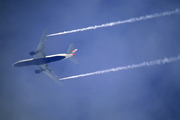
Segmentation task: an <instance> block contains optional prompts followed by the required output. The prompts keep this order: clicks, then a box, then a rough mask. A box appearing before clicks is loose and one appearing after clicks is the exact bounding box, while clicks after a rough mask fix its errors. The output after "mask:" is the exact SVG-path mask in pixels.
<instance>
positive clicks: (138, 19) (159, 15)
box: [47, 9, 180, 36]
mask: <svg viewBox="0 0 180 120" xmlns="http://www.w3.org/2000/svg"><path fill="white" fill-rule="evenodd" d="M178 13H180V11H179V9H176V10H174V11H166V12H163V13H155V14H151V15H146V16H140V17H135V18H131V19H128V20H124V21H117V22H110V23H106V24H102V25H95V26H90V27H85V28H81V29H76V30H70V31H64V32H60V33H54V34H50V35H47V36H55V35H62V34H68V33H74V32H80V31H86V30H92V29H97V28H103V27H110V26H114V25H119V24H124V23H132V22H136V21H141V20H147V19H152V18H157V17H162V16H167V15H172V14H178Z"/></svg>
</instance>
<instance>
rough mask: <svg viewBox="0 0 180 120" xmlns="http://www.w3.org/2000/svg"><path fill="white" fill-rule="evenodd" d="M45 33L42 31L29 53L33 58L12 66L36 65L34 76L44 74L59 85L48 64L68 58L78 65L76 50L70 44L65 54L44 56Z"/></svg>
mask: <svg viewBox="0 0 180 120" xmlns="http://www.w3.org/2000/svg"><path fill="white" fill-rule="evenodd" d="M46 33H47V30H45V31H44V33H43V35H42V37H41V40H40V43H39V45H38V47H37V49H36V51H32V52H29V54H30V56H34V57H33V58H31V59H25V60H20V61H18V62H16V63H14V64H13V66H14V67H24V66H30V65H37V66H38V67H39V69H38V70H35V73H36V74H38V73H41V72H44V73H45V74H46V75H48V76H49V77H51V78H52V79H53V80H55V81H56V82H58V83H59V84H61V82H60V80H59V79H58V78H57V76H55V75H54V73H53V71H52V70H51V69H50V67H49V65H48V63H51V62H55V61H59V60H64V59H67V58H69V59H70V60H71V61H73V62H74V63H76V64H78V62H77V60H76V59H75V58H74V55H75V52H76V51H77V50H78V49H74V50H73V47H74V45H73V44H71V45H70V46H69V49H68V51H67V53H63V54H55V55H49V56H46V53H45V41H46Z"/></svg>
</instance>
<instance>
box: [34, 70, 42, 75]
mask: <svg viewBox="0 0 180 120" xmlns="http://www.w3.org/2000/svg"><path fill="white" fill-rule="evenodd" d="M34 72H35V73H36V74H38V73H41V72H42V71H41V70H35V71H34Z"/></svg>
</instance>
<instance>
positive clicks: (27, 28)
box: [0, 0, 180, 120]
mask: <svg viewBox="0 0 180 120" xmlns="http://www.w3.org/2000/svg"><path fill="white" fill-rule="evenodd" d="M176 8H179V9H180V2H179V1H178V0H171V1H169V0H158V1H157V0H138V1H132V0H91V1H87V0H76V1H70V0H60V1H57V0H51V1H50V0H39V1H27V0H24V1H20V0H16V1H13V0H6V1H1V2H0V16H1V19H0V23H1V27H0V47H1V51H0V58H1V60H0V61H1V64H0V68H1V69H0V72H1V75H0V78H1V81H0V85H1V87H0V88H1V90H0V92H1V99H0V106H1V109H0V110H1V112H0V117H1V119H7V120H11V119H19V120H24V119H26V120H31V119H33V120H49V119H54V120H59V119H66V120H70V119H74V120H79V119H86V120H96V119H104V120H112V119H113V120H119V119H123V120H124V119H125V120H141V119H143V120H152V119H153V120H156V119H157V120H159V119H163V120H178V119H180V115H179V111H180V103H179V100H180V95H179V92H180V88H179V86H180V81H179V80H180V75H179V70H180V67H179V65H180V63H179V62H173V63H169V64H165V65H156V66H151V67H142V68H136V69H129V70H124V71H118V72H111V73H106V74H101V75H94V76H87V77H82V78H76V79H70V80H66V81H63V84H64V85H63V86H60V85H59V84H57V83H56V82H54V81H53V80H51V79H50V78H49V77H48V76H46V75H45V74H38V75H36V74H34V70H36V69H38V67H37V66H30V67H22V68H14V67H12V64H13V63H14V62H17V61H19V60H22V59H27V58H30V57H31V56H29V52H30V51H33V50H36V47H37V45H38V43H39V40H40V38H41V35H42V33H43V31H44V29H46V28H48V34H51V33H57V32H63V31H67V30H73V29H79V28H83V27H88V26H93V25H99V24H103V23H108V22H113V21H119V20H126V19H130V18H133V17H139V16H143V15H148V14H154V13H161V12H165V11H172V10H175V9H176ZM179 20H180V16H179V15H178V14H176V15H171V16H166V17H159V18H154V19H148V20H145V21H139V22H134V23H127V24H121V25H117V26H112V27H107V28H100V29H96V30H89V31H84V32H77V33H71V34H65V35H60V36H53V37H48V38H47V42H46V54H47V55H51V54H58V53H65V52H66V51H67V49H68V47H69V45H70V44H71V43H74V45H75V47H76V48H78V51H77V53H76V56H75V57H76V58H77V60H78V61H79V63H80V64H78V65H76V64H74V63H72V62H71V61H70V60H64V61H59V62H54V63H50V64H49V66H50V67H51V69H52V70H53V71H54V73H55V74H56V75H57V76H58V77H59V78H62V77H66V76H71V75H77V74H84V73H88V72H94V71H98V70H104V69H109V68H113V67H119V66H127V65H131V64H137V63H141V62H144V61H151V60H156V59H161V58H164V57H173V56H177V55H179V53H180V52H179V51H180V48H179V45H180V42H179V38H180V34H179V31H180V24H179Z"/></svg>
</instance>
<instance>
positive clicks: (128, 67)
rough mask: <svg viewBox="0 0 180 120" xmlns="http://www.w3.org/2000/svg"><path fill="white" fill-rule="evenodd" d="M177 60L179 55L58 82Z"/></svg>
mask: <svg viewBox="0 0 180 120" xmlns="http://www.w3.org/2000/svg"><path fill="white" fill-rule="evenodd" d="M178 60H180V55H179V56H177V57H170V58H164V59H159V60H154V61H150V62H143V63H139V64H132V65H128V66H124V67H116V68H111V69H106V70H101V71H96V72H91V73H85V74H80V75H75V76H70V77H65V78H61V79H59V80H67V79H72V78H78V77H86V76H90V75H96V74H104V73H109V72H116V71H120V70H127V69H132V68H139V67H144V66H153V65H162V64H166V63H171V62H175V61H178Z"/></svg>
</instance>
